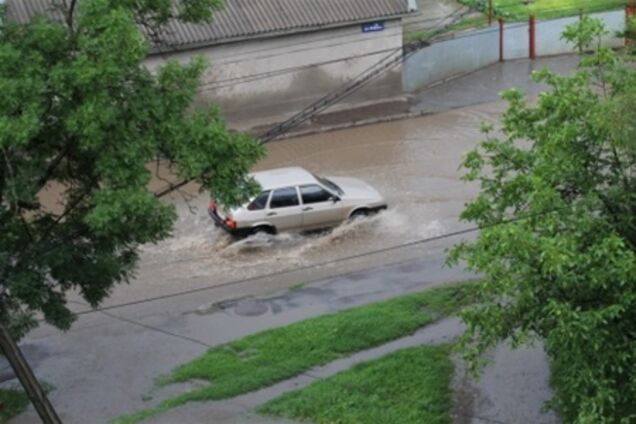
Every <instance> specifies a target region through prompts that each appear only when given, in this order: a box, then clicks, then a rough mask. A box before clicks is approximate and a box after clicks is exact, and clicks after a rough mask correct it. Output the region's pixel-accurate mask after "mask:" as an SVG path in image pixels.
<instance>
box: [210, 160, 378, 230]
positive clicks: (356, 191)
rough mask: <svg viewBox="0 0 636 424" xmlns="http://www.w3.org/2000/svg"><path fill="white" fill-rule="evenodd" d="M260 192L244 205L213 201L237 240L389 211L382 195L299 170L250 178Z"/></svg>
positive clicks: (216, 216) (215, 213) (350, 181)
mask: <svg viewBox="0 0 636 424" xmlns="http://www.w3.org/2000/svg"><path fill="white" fill-rule="evenodd" d="M250 175H251V176H252V177H253V178H254V180H256V182H258V183H259V184H260V186H261V188H262V191H261V192H260V193H259V194H258V195H256V196H255V197H254V198H252V199H251V200H250V201H249V202H247V203H245V204H244V205H242V206H241V207H238V208H231V209H228V210H224V209H222V208H219V207H218V206H217V204H216V202H215V201H214V200H211V201H210V205H209V206H208V213H209V214H210V217H211V218H212V219H213V220H214V222H215V224H216V225H217V226H220V227H222V228H223V229H224V230H226V231H227V232H228V233H230V234H232V235H235V236H239V237H241V236H248V235H250V234H256V233H269V234H276V233H278V232H280V231H289V230H313V229H318V228H326V227H332V226H335V225H338V224H340V223H342V222H343V221H346V220H348V219H352V218H356V217H358V216H365V215H369V214H372V213H374V212H378V211H380V210H382V209H386V208H387V204H386V202H385V200H384V199H383V198H382V196H381V195H380V193H378V191H377V190H376V189H374V188H373V187H371V186H370V185H368V184H367V183H365V182H363V181H360V180H358V179H355V178H343V177H319V176H317V175H314V174H312V173H310V172H309V171H307V170H305V169H303V168H300V167H289V168H278V169H271V170H267V171H261V172H255V173H252V174H250Z"/></svg>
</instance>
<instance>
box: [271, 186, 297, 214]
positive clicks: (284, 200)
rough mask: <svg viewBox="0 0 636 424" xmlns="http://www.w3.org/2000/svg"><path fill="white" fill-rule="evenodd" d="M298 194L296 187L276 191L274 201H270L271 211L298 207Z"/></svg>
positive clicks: (273, 196)
mask: <svg viewBox="0 0 636 424" xmlns="http://www.w3.org/2000/svg"><path fill="white" fill-rule="evenodd" d="M298 204H299V203H298V193H297V192H296V187H286V188H279V189H278V190H274V193H273V194H272V200H270V201H269V207H270V209H274V208H287V207H290V206H298Z"/></svg>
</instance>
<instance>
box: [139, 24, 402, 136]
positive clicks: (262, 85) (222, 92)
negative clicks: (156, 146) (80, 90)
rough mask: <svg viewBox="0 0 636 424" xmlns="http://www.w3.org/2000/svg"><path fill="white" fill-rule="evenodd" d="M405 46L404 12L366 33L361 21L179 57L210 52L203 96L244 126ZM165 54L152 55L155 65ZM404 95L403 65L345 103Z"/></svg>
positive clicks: (284, 111) (300, 102) (274, 116)
mask: <svg viewBox="0 0 636 424" xmlns="http://www.w3.org/2000/svg"><path fill="white" fill-rule="evenodd" d="M401 46H402V25H401V22H400V20H399V19H397V20H396V19H394V20H390V21H385V29H384V30H383V31H378V32H368V33H363V32H362V28H361V25H359V24H356V25H351V26H349V27H344V28H334V29H325V30H322V31H315V32H308V33H301V34H296V35H290V36H281V37H275V38H268V39H260V40H249V41H241V42H236V43H231V44H223V45H219V46H213V47H208V48H203V49H196V50H192V51H187V52H180V53H172V54H170V57H171V58H176V59H178V60H180V61H187V60H189V59H191V58H192V57H193V56H194V55H203V56H205V57H206V58H207V59H208V62H209V69H208V70H207V71H206V73H205V75H204V78H203V81H202V87H201V91H200V96H199V99H198V102H199V103H200V104H205V103H214V104H217V105H219V106H220V107H221V110H222V112H223V114H224V115H225V117H226V119H227V120H228V122H229V123H230V124H231V125H232V126H234V127H236V128H248V127H251V126H255V125H258V124H265V123H271V122H273V121H275V120H281V119H282V118H284V117H286V116H289V115H291V114H293V113H294V112H296V111H298V110H299V109H302V108H303V107H305V106H307V105H309V104H311V103H312V102H313V101H315V100H317V99H319V98H320V97H322V96H324V95H326V94H328V93H330V92H331V91H333V90H335V89H337V88H338V87H340V86H342V85H343V84H345V83H346V82H348V81H349V80H351V79H353V78H354V77H355V76H357V75H358V74H360V73H361V72H363V71H364V70H365V69H367V68H369V67H370V66H372V65H373V64H374V63H376V62H377V61H379V60H380V59H381V58H383V57H385V56H386V55H388V54H389V53H390V52H391V50H395V49H399V48H400V47H401ZM161 62H163V58H162V57H160V56H154V57H151V58H149V59H148V61H147V64H148V66H149V67H151V68H152V67H155V66H157V65H158V64H160V63H161ZM399 95H401V66H397V67H396V68H394V70H393V71H392V72H389V73H387V74H385V75H384V76H383V77H382V78H380V79H378V80H377V81H374V82H373V83H372V84H370V85H369V86H367V87H365V88H364V89H362V90H360V91H359V92H357V93H356V94H354V95H353V96H351V97H349V98H347V99H346V100H345V101H344V102H342V103H341V104H339V105H338V106H339V107H349V106H351V105H352V104H360V103H363V102H370V101H374V100H379V99H386V98H390V97H396V96H399Z"/></svg>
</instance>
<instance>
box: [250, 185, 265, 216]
mask: <svg viewBox="0 0 636 424" xmlns="http://www.w3.org/2000/svg"><path fill="white" fill-rule="evenodd" d="M268 198H269V190H267V191H264V192H262V193H261V194H259V195H258V196H256V199H254V200H253V201H252V203H250V204H249V205H248V206H247V210H250V211H259V210H261V209H265V206H267V199H268Z"/></svg>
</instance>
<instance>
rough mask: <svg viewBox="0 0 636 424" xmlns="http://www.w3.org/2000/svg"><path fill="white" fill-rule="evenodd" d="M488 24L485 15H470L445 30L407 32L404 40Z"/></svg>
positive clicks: (425, 38)
mask: <svg viewBox="0 0 636 424" xmlns="http://www.w3.org/2000/svg"><path fill="white" fill-rule="evenodd" d="M486 26H488V19H487V18H486V17H485V16H483V15H480V16H469V17H466V18H463V19H461V20H460V21H459V22H456V23H455V24H453V25H449V26H448V28H445V29H444V30H443V31H437V30H431V31H416V32H409V33H405V34H404V41H405V42H407V43H408V42H409V41H416V40H428V39H429V38H434V37H437V36H440V35H443V34H448V33H450V32H457V31H462V30H465V29H469V28H483V27H486Z"/></svg>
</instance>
